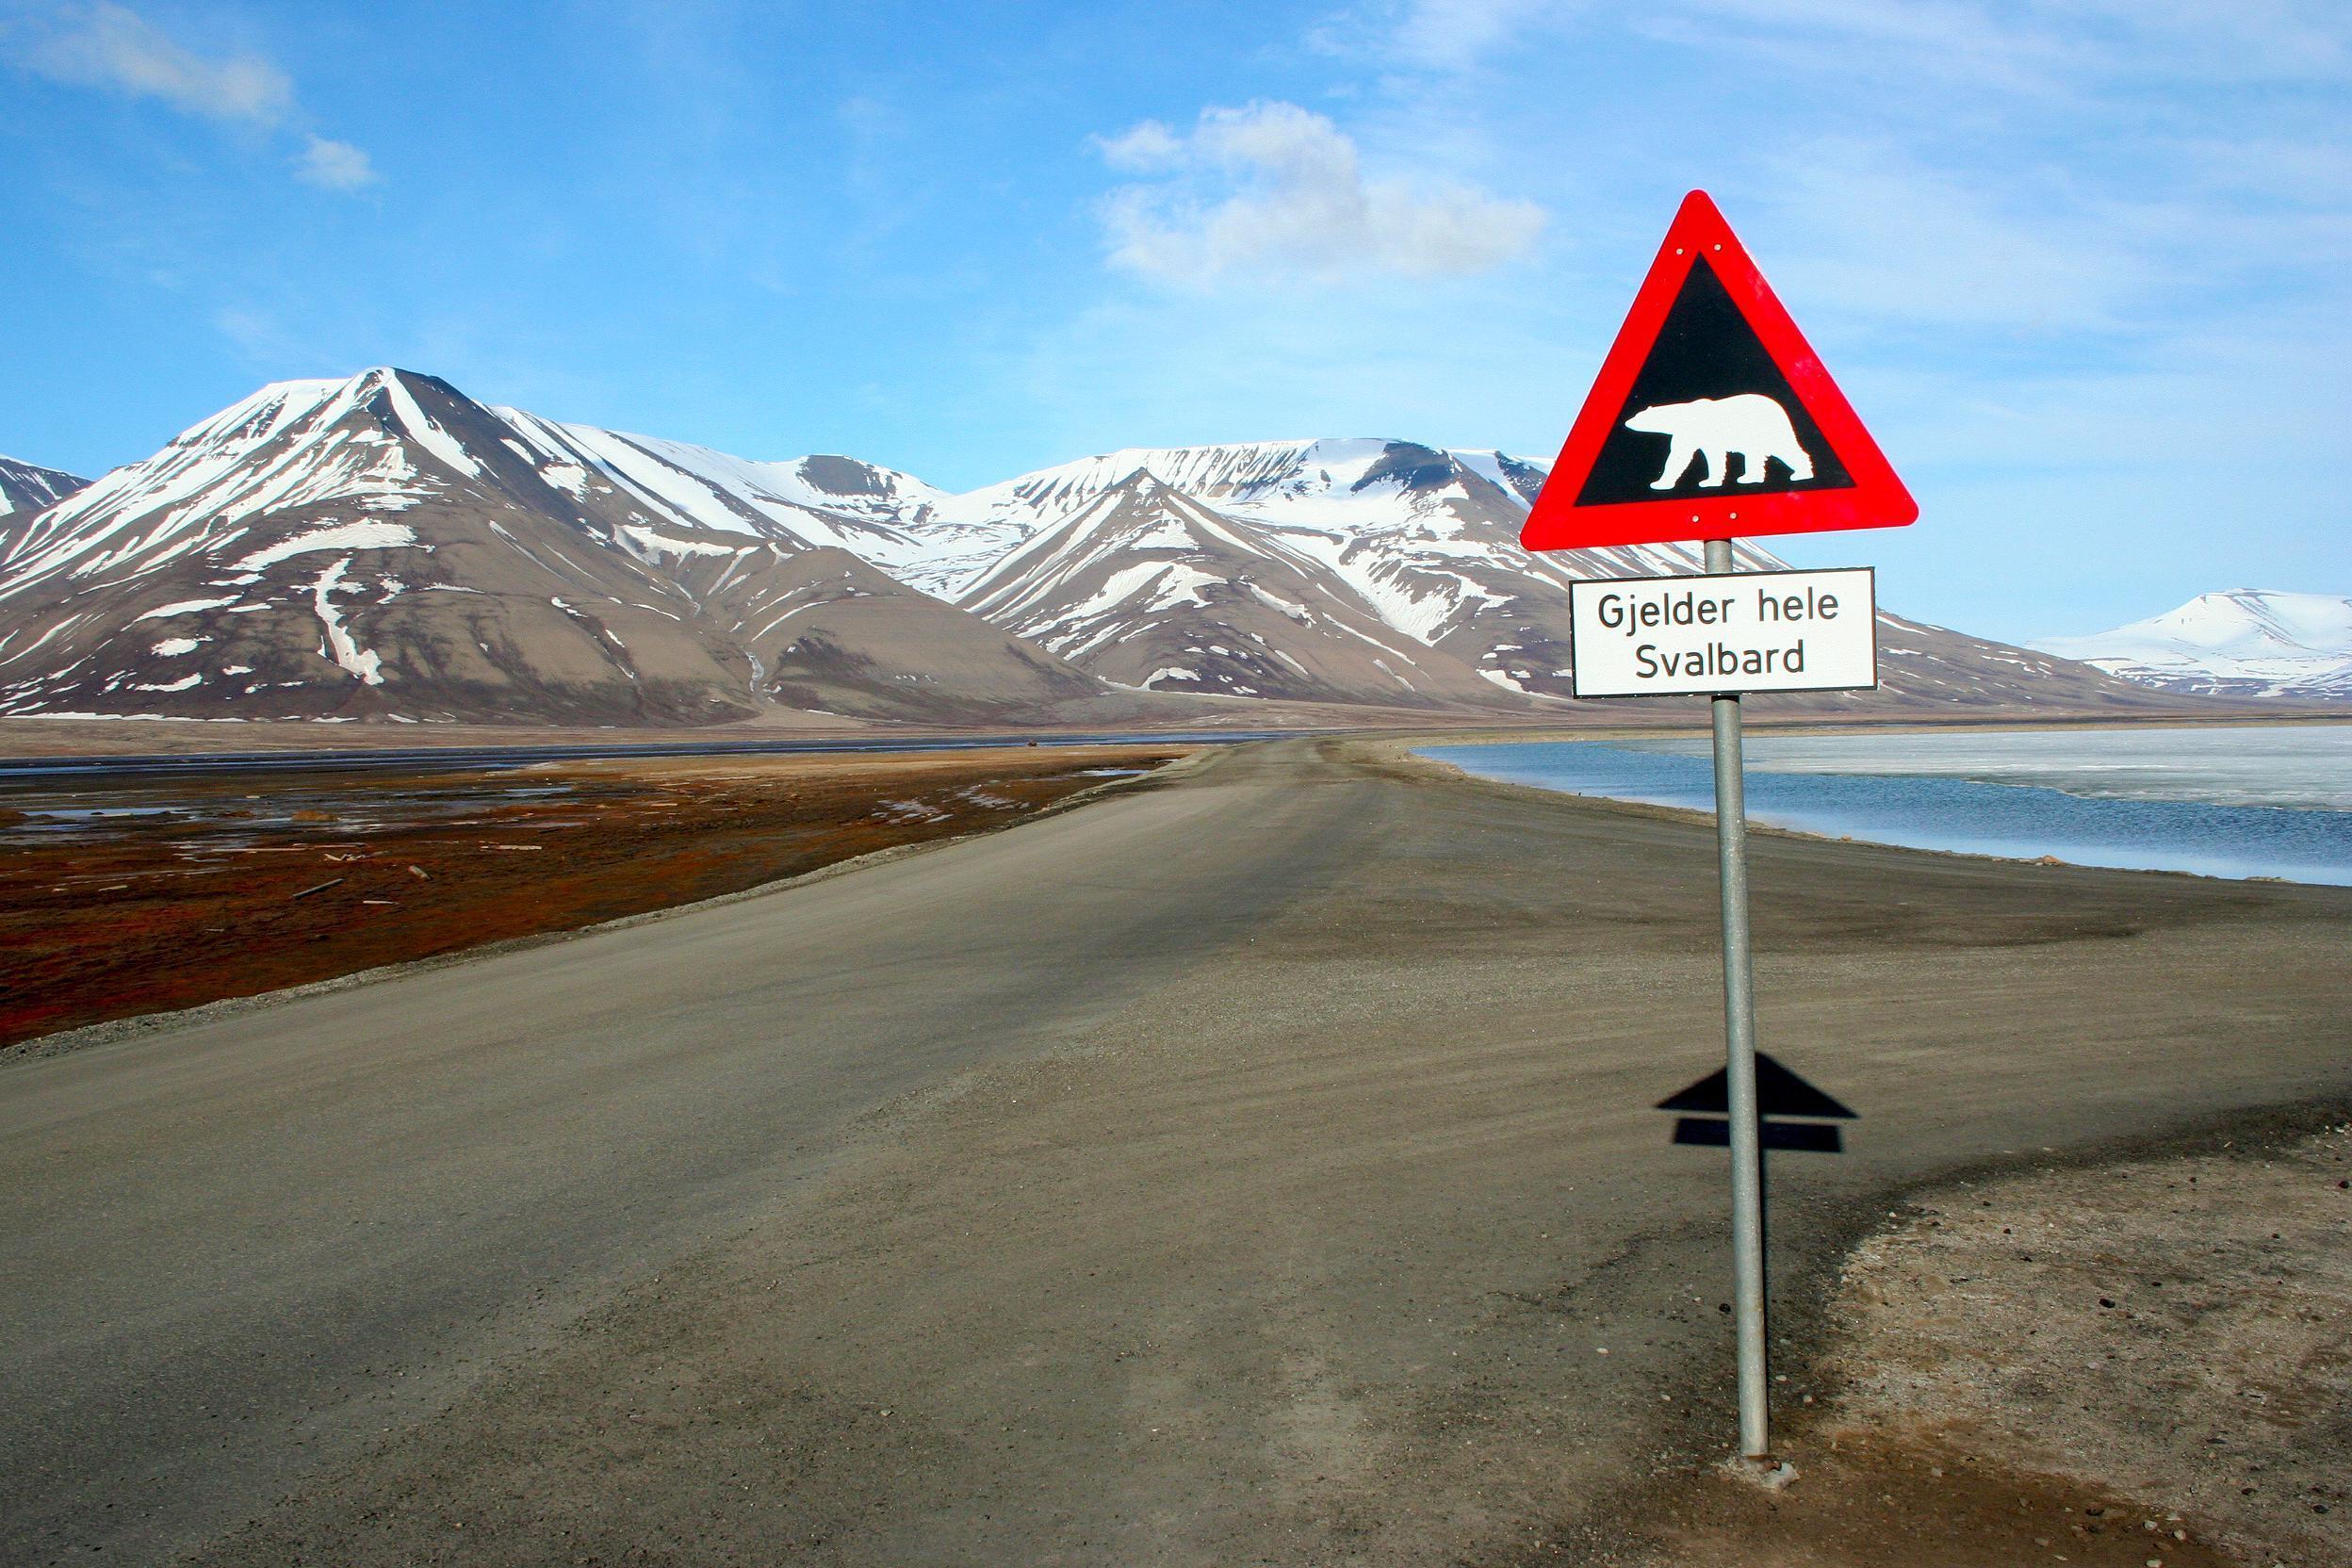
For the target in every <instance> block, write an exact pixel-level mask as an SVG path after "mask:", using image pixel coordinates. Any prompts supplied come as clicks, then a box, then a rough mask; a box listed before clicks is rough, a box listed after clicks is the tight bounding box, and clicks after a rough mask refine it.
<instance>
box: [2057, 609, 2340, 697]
mask: <svg viewBox="0 0 2352 1568" xmlns="http://www.w3.org/2000/svg"><path fill="white" fill-rule="evenodd" d="M2034 646H2035V647H2038V648H2042V649H2044V650H2046V651H2048V652H2050V653H2055V654H2059V655H2061V656H2063V657H2065V658H2067V659H2077V660H2081V661H2082V662H2084V663H2086V664H2094V665H2097V666H2098V667H2099V668H2100V669H2102V670H2105V671H2107V672H2108V673H2110V674H2112V675H2116V676H2120V677H2122V678H2124V679H2126V680H2131V681H2136V682H2138V683H2140V684H2142V685H2146V686H2154V687H2159V688H2161V689H2163V690H2164V691H2169V692H2187V693H2195V694H2199V695H2206V696H2236V697H2320V698H2335V699H2344V698H2352V597H2340V596H2335V595H2332V594H2285V593H2279V592H2278V591H2277V590H2275V589H2261V588H2232V589H2230V590H2229V591H2228V592H2226V593H2219V594H2199V595H2198V596H2197V597H2195V598H2193V599H2191V600H2190V601H2189V602H2188V603H2186V604H2184V605H2181V606H2180V608H2179V609H2177V610H2171V611H2167V612H2166V613H2164V614H2162V615H2153V616H2150V617H2149V618H2148V619H2147V620H2145V621H2134V622H2132V623H2131V625H2130V626H2121V627H2117V628H2115V629H2114V630H2113V631H2101V632H2097V633H2094V634H2093V635H2091V636H2087V637H2044V638H2041V639H2038V640H2037V641H2036V642H2035V643H2034Z"/></svg>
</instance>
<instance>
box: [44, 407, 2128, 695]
mask: <svg viewBox="0 0 2352 1568" xmlns="http://www.w3.org/2000/svg"><path fill="white" fill-rule="evenodd" d="M1543 474H1544V470H1543V468H1542V466H1540V465H1539V464H1536V463H1534V462H1532V461H1531V460H1528V459H1525V458H1517V457H1512V456H1510V455H1509V454H1506V453H1504V452H1501V451H1499V450H1487V451H1477V450H1470V449H1441V448H1434V447H1428V446H1422V445H1419V444H1416V443H1413V442H1410V441H1401V440H1390V439H1384V438H1370V437H1359V438H1345V439H1311V440H1299V441H1285V442H1250V443H1227V444H1223V445H1216V446H1206V447H1196V448H1129V449H1121V450H1119V451H1116V452H1111V453H1103V454H1095V455H1093V456H1089V457H1086V458H1080V459H1077V460H1074V461H1073V462H1070V463H1068V464H1063V465H1058V466H1054V467H1051V468H1047V469H1040V470H1037V471H1036V472H1034V473H1030V474H1024V475H1019V476H1016V477H1015V478H1013V479H1011V480H1007V481H1005V482H1000V483H998V484H994V485H988V486H983V487H981V488H979V489H977V490H972V491H968V492H964V493H961V494H954V493H950V492H947V491H943V490H940V489H939V488H937V487H936V486H933V485H930V484H928V483H926V482H923V481H922V480H920V479H918V478H916V477H915V476H912V475H909V474H906V473H903V472H899V471H897V470H893V469H890V468H887V467H883V466H877V465H874V464H869V463H865V462H863V461H861V460H858V459H857V458H854V457H847V456H841V455H828V454H811V455H808V456H803V457H798V458H789V459H784V460H780V461H761V460H753V459H745V458H739V457H735V456H732V455H730V454H728V453H725V452H721V451H717V450H715V449H711V448H707V447H699V446H694V445H693V444H690V443H685V442H678V441H672V440H667V439H664V438H660V437H653V436H646V435H637V434H630V433H621V432H614V431H608V430H603V429H600V428H597V427H592V426H586V425H579V424H567V423H564V422H562V421H557V420H551V419H547V418H544V417H539V416H537V415H533V414H531V413H530V412H528V411H525V410H521V409H515V408H500V407H493V406H491V405H487V404H482V403H479V402H476V401H474V400H471V399H469V398H467V397H466V396H465V394H463V393H462V392H460V391H459V390H458V389H457V388H455V387H454V386H452V385H450V384H449V383H448V382H446V381H442V380H440V379H439V378H436V377H432V376H427V375H423V374H421V373H418V372H415V371H407V370H400V369H397V368H391V367H377V368H371V369H368V370H366V371H362V372H360V373H359V374H358V375H355V376H351V377H348V378H345V379H344V380H342V381H339V382H338V381H335V380H332V379H317V380H308V381H289V382H278V383H272V384H269V385H267V386H264V387H262V388H260V389H259V390H257V391H256V392H254V393H253V394H250V395H249V396H247V397H246V398H244V399H240V400H238V401H237V402H236V403H233V404H231V405H230V406H229V407H228V408H225V409H223V410H221V412H219V413H218V414H216V415H214V416H212V417H209V418H207V419H204V420H201V421H199V422H198V423H197V424H195V425H192V426H190V427H189V428H188V430H187V431H186V432H183V433H181V435H179V436H178V437H175V438H174V439H173V441H172V442H171V443H168V444H167V445H166V446H165V447H164V448H163V449H161V450H159V451H158V452H156V453H155V454H154V455H153V456H151V457H149V458H147V459H144V460H142V461H141V462H139V463H137V464H132V465H128V466H124V467H122V468H118V469H116V470H114V471H113V472H111V473H109V474H107V475H105V476H102V477H101V478H100V479H99V480H98V481H96V482H94V483H92V484H90V486H88V487H86V488H85V489H82V490H80V491H77V492H75V493H73V494H72V495H69V496H67V497H65V498H61V499H59V500H58V501H57V502H55V503H53V504H52V505H50V506H48V507H47V508H45V509H43V510H42V511H41V513H39V514H37V515H33V516H32V517H30V518H27V519H25V520H24V522H23V523H22V524H21V526H20V527H19V529H18V530H16V531H14V533H13V534H12V535H11V536H10V537H9V538H8V540H7V542H6V543H5V545H0V713H35V712H47V713H59V712H76V711H93V712H157V711H160V712H168V713H175V714H181V715H186V716H224V717H236V716H253V717H315V718H360V717H369V718H384V719H406V720H410V721H428V720H431V721H465V720H473V721H484V722H552V721H562V722H568V723H614V724H632V725H635V724H661V725H694V724H709V723H725V722H730V721H732V720H736V719H740V718H744V717H748V716H752V715H755V714H758V713H760V712H762V711H770V710H776V709H786V710H790V709H795V708H801V707H811V708H816V709H820V710H822V711H825V712H828V713H841V714H848V715H853V716H859V717H864V718H869V719H882V720H907V719H920V720H923V721H924V722H933V723H938V722H956V721H957V720H958V719H961V718H973V719H980V718H1000V719H1001V718H1003V717H1005V716H1007V715H1021V714H1027V715H1030V716H1033V717H1035V716H1038V715H1043V714H1047V713H1050V712H1051V711H1054V709H1055V707H1056V705H1067V704H1070V703H1072V702H1087V701H1094V700H1096V699H1101V698H1105V697H1107V696H1109V695H1110V694H1115V693H1118V692H1119V691H1121V690H1124V691H1127V692H1130V693H1137V694H1143V695H1142V696H1139V697H1138V698H1136V699H1135V700H1144V699H1145V698H1147V697H1148V698H1149V699H1150V700H1151V701H1153V702H1159V703H1163V704H1166V703H1169V702H1174V703H1176V704H1177V707H1176V708H1174V709H1166V710H1165V711H1168V712H1171V713H1173V712H1178V711H1186V710H1184V707H1183V701H1182V700H1180V698H1179V695H1178V694H1183V698H1184V699H1186V700H1188V699H1195V698H1210V697H1216V698H1222V699H1228V700H1230V699H1235V698H1242V699H1251V698H1254V699H1275V700H1288V701H1299V702H1312V703H1333V702H1336V703H1343V704H1349V705H1354V706H1359V707H1384V708H1397V709H1404V710H1423V711H1440V710H1444V711H1462V712H1465V713H1487V714H1493V715H1496V716H1503V715H1508V714H1513V713H1516V714H1534V713H1541V712H1544V711H1554V712H1558V711H1563V710H1562V708H1561V704H1562V703H1563V702H1564V701H1565V700H1566V699H1567V698H1568V697H1569V695H1570V691H1571V676H1570V663H1569V648H1568V621H1567V598H1568V585H1569V583H1570V582H1571V581H1573V580H1577V579H1579V578H1593V577H1626V576H1657V575H1667V574H1673V573H1680V572H1691V571H1695V570H1697V569H1699V566H1700V560H1699V555H1698V551H1697V549H1696V547H1691V546H1682V545H1663V546H1632V547H1613V548H1608V549H1598V550H1588V551H1560V552H1550V553H1546V554H1543V555H1533V554H1530V553H1528V552H1527V551H1526V550H1524V549H1523V548H1521V547H1520V546H1519V543H1518V534H1519V530H1520V526H1521V524H1522V522H1523V520H1524V518H1525V516H1526V514H1527V507H1528V505H1529V503H1530V501H1531V499H1532V498H1533V496H1534V495H1535V494H1536V492H1537V491H1538V489H1540V487H1541V484H1542V481H1543ZM827 552H838V558H837V555H836V554H828V553H827ZM1740 563H1741V564H1742V565H1743V566H1745V567H1749V568H1757V567H1770V566H1773V565H1777V564H1778V562H1777V561H1776V560H1775V559H1774V558H1773V557H1772V556H1771V555H1770V554H1768V553H1766V552H1765V551H1763V550H1760V549H1757V548H1755V547H1747V546H1742V547H1740ZM844 583H845V584H846V586H845V587H843V586H838V585H841V584H844ZM826 584H834V585H837V586H836V587H835V588H834V589H831V590H825V585H826ZM821 590H825V591H822V592H821ZM779 615H781V616H784V617H786V618H787V619H789V620H791V622H792V626H791V628H790V634H789V636H786V635H785V633H784V631H783V630H782V629H781V626H782V623H781V622H779V621H778V620H777V618H776V617H777V616H779ZM1883 622H1884V625H1883V628H1882V629H1883V630H1884V631H1886V632H1887V633H1888V635H1887V636H1886V637H1885V638H1884V639H1883V641H1885V642H1886V644H1887V650H1888V657H1887V661H1886V662H1885V665H1884V683H1883V685H1882V687H1881V688H1880V689H1879V690H1877V691H1875V692H1868V693H1851V694H1824V695H1821V696H1817V697H1812V698H1808V699H1805V700H1804V701H1801V702H1793V703H1792V702H1789V699H1775V701H1776V702H1778V703H1779V704H1780V705H1782V706H1788V707H1790V708H1791V710H1792V711H1794V710H1796V709H1802V710H1804V711H1818V712H1821V713H1823V714H1844V713H1853V714H1865V713H1872V712H1897V711H1914V710H1918V709H1920V708H1923V707H1925V708H1934V709H1936V710H1939V711H1954V710H1969V709H1975V710H1992V709H1998V708H2004V707H2005V708H2010V709H2017V710H2021V711H2058V710H2065V711H2078V710H2080V711H2111V710H2113V711H2133V710H2144V709H2147V708H2148V707H2151V706H2161V703H2160V701H2159V699H2158V698H2156V697H2155V696H2153V695H2151V694H2148V692H2146V691H2145V690H2144V689H2142V688H2138V687H2134V686H2131V685H2130V684H2128V683H2125V682H2122V681H2119V680H2116V679H2115V678H2112V677H2110V676H2107V675H2106V674H2104V673H2102V672H2099V671H2097V670H2093V669H2090V668H2088V667H2087V666H2083V665H2080V664H2072V663H2068V662H2065V661H2062V660H2058V659H2055V658H2053V657H2052V656H2050V655H2049V654H2045V653H2037V652H2034V651H2032V650H2027V649H2022V648H2014V647H2008V646H2006V645H2000V644H1994V643H1989V642H1986V641H1985V640H1983V639H1977V638H1970V637H1968V636H1967V635H1966V634H1964V633H1959V632H1954V631H1951V630H1948V629H1942V628H1936V627H1932V626H1926V625H1924V624H1921V623H1918V622H1912V621H1906V620H1903V619H1902V618H1901V617H1897V616H1894V615H1892V614H1891V613H1887V614H1885V615H1884V616H1883ZM151 623H152V624H151ZM779 639H780V640H779Z"/></svg>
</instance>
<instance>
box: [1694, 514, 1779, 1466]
mask: <svg viewBox="0 0 2352 1568" xmlns="http://www.w3.org/2000/svg"><path fill="white" fill-rule="evenodd" d="M1736 569H1737V568H1736V567H1735V566H1734V565H1733V564H1732V558H1731V541H1730V540H1728V539H1709V540H1708V541H1707V571H1708V573H1709V574H1710V575H1718V576H1720V575H1723V574H1727V573H1730V572H1732V571H1734V570H1736ZM1713 707H1714V719H1715V858H1716V864H1717V866H1718V868H1719V870H1720V871H1721V873H1722V877H1723V1037H1724V1044H1725V1047H1726V1061H1725V1078H1726V1080H1727V1082H1728V1086H1729V1088H1730V1091H1731V1096H1730V1097H1731V1266H1732V1315H1733V1317H1732V1320H1733V1323H1734V1325H1735V1327H1736V1330H1737V1332H1738V1336H1739V1347H1740V1454H1741V1456H1742V1457H1743V1458H1748V1459H1758V1458H1761V1457H1763V1456H1764V1455H1766V1454H1768V1453H1769V1452H1771V1450H1772V1418H1771V1413H1770V1411H1769V1409H1768V1406H1767V1396H1768V1389H1769V1386H1770V1385H1769V1382H1768V1380H1767V1379H1766V1377H1765V1365H1764V1353H1765V1341H1764V1163H1763V1151H1762V1149H1761V1147H1760V1127H1759V1124H1758V1121H1757V1118H1756V980H1755V975H1754V972H1753V971H1752V969H1751V967H1750V963H1749V956H1748V806H1747V792H1746V790H1745V788H1744V781H1743V779H1742V776H1741V761H1740V698H1739V696H1738V694H1724V695H1720V696H1717V697H1716V698H1715V699H1714V703H1713Z"/></svg>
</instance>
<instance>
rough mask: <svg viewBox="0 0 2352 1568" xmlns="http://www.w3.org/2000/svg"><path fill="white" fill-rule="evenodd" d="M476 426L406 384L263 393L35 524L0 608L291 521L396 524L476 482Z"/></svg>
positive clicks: (435, 393)
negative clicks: (332, 513) (324, 513)
mask: <svg viewBox="0 0 2352 1568" xmlns="http://www.w3.org/2000/svg"><path fill="white" fill-rule="evenodd" d="M487 425H488V421H487V420H486V419H484V418H483V417H482V412H481V410H480V409H479V408H478V407H476V405H474V404H472V403H470V402H468V401H466V399H465V398H464V397H463V396H462V395H461V394H459V393H458V392H457V390H456V389H455V388H453V387H451V386H450V385H449V384H448V383H447V382H444V381H440V380H438V379H437V378H435V377H432V376H420V375H417V374H416V373H415V372H413V371H407V370H394V369H391V368H377V369H372V370H366V371H362V372H361V373H360V374H358V375H356V376H352V377H351V378H349V379H348V380H344V381H286V382H275V383H272V384H270V385H268V386H265V387H263V388H262V389H261V390H260V391H258V392H255V393H253V395H252V396H250V397H247V398H244V399H241V400H238V401H237V402H235V403H232V404H231V405H230V406H229V407H227V408H225V409H223V410H221V412H220V413H219V414H216V415H214V416H213V417H211V418H209V419H206V420H204V422H203V423H201V424H198V425H194V426H192V427H190V428H189V429H188V430H185V431H183V432H181V433H180V434H179V435H177V436H176V437H174V438H173V439H172V442H171V443H170V445H168V446H166V447H165V448H164V449H162V450H161V451H159V452H156V453H155V455H154V456H153V457H149V458H147V459H145V460H143V461H141V462H139V463H133V464H129V465H127V466H123V467H121V468H117V469H115V470H114V471H113V472H111V473H109V474H107V475H106V476H105V477H104V478H102V479H100V480H98V481H96V482H94V483H92V484H90V485H89V486H88V487H86V488H84V489H81V490H78V491H76V492H74V493H73V495H72V496H70V497H68V498H66V499H65V500H63V501H61V502H59V503H58V504H57V505H55V506H53V507H51V508H49V509H48V510H47V511H46V512H44V513H42V514H41V515H40V516H38V517H37V518H35V519H34V520H33V522H32V524H31V525H30V527H29V528H27V529H26V530H25V531H24V533H23V534H22V535H21V536H19V537H17V538H15V539H13V540H11V541H10V542H9V544H8V553H7V558H6V562H5V564H6V566H7V568H8V570H7V581H6V583H5V586H4V587H0V595H23V594H25V593H27V592H30V591H32V590H34V589H36V588H37V587H40V586H41V585H42V584H45V583H48V582H51V581H54V580H59V579H61V578H72V579H86V578H89V577H90V576H91V575H92V574H94V573H98V572H111V571H116V570H120V569H125V568H133V569H142V570H145V569H153V568H155V567H157V566H160V565H162V564H166V563H168V562H170V561H172V560H174V559H176V558H178V557H180V556H183V555H186V554H188V553H189V552H190V551H193V550H198V549H216V548H221V547H225V546H226V545H227V544H228V543H230V542H232V541H233V540H234V539H235V538H236V537H237V535H238V534H239V533H240V532H241V531H243V529H244V527H245V526H246V525H247V524H248V523H249V522H250V521H252V520H254V519H258V518H261V517H265V516H269V515H277V514H283V513H286V512H289V511H294V510H297V509H301V508H306V507H315V506H321V505H336V506H341V507H344V508H346V509H348V510H349V511H350V512H351V513H354V514H368V515H383V514H397V513H400V512H402V511H405V510H406V509H408V508H409V507H412V506H414V505H416V504H417V502H419V501H421V500H424V499H426V498H429V497H433V496H435V495H438V494H441V493H442V492H444V491H447V490H449V489H451V488H453V487H456V486H460V485H464V484H466V483H467V482H473V481H480V480H482V479H483V478H484V475H485V469H484V466H483V463H482V459H481V458H480V457H479V456H478V455H477V453H478V451H479V450H480V449H481V448H482V444H483V443H485V442H487V441H494V440H495V433H494V432H493V431H492V430H490V429H487V428H484V427H486V426H487ZM468 440H471V441H472V442H474V443H475V445H474V446H473V447H472V448H469V447H468V445H467V442H468Z"/></svg>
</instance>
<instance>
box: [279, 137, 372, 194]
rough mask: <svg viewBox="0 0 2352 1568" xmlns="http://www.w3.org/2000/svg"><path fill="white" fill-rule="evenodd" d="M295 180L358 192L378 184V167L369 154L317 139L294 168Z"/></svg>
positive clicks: (348, 146) (337, 143) (304, 150)
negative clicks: (371, 160)
mask: <svg viewBox="0 0 2352 1568" xmlns="http://www.w3.org/2000/svg"><path fill="white" fill-rule="evenodd" d="M294 177H295V178H296V179H298V180H300V181H302V183H303V184H304V185H315V186H319V187H320V188H324V189H327V190H357V189H358V188H360V187H361V186H364V185H373V184H375V183H376V167H375V165H374V164H373V163H371V162H370V161H368V155H367V154H366V153H365V152H363V151H361V150H360V149H359V148H357V147H354V146H352V145H351V143H350V142H348V141H330V140H328V139H326V138H325V137H322V136H314V137H312V138H311V139H310V145H309V146H308V147H306V148H304V149H303V150H302V157H301V158H299V159H298V160H296V162H295V165H294Z"/></svg>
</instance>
